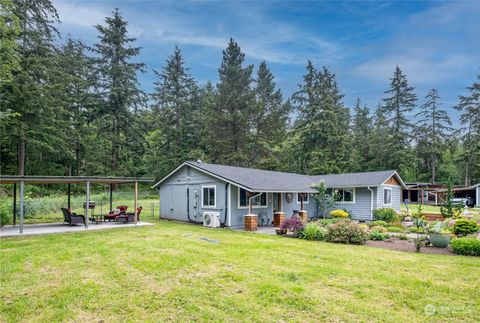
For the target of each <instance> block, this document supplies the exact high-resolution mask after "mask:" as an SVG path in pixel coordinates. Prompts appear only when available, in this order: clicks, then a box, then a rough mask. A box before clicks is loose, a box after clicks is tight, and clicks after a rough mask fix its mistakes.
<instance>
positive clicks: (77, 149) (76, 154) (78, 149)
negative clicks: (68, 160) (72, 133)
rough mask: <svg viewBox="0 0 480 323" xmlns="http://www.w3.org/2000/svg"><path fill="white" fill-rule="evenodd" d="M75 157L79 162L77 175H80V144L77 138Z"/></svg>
mask: <svg viewBox="0 0 480 323" xmlns="http://www.w3.org/2000/svg"><path fill="white" fill-rule="evenodd" d="M75 159H76V162H77V169H76V171H77V176H80V144H79V142H78V140H77V143H76V146H75Z"/></svg>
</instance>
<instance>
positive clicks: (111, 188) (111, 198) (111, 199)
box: [108, 183, 113, 212]
mask: <svg viewBox="0 0 480 323" xmlns="http://www.w3.org/2000/svg"><path fill="white" fill-rule="evenodd" d="M112 202H113V184H112V183H110V210H109V211H108V212H111V211H112V210H113V207H112V205H113V203H112Z"/></svg>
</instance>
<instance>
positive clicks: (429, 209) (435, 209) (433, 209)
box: [401, 204, 480, 214]
mask: <svg viewBox="0 0 480 323" xmlns="http://www.w3.org/2000/svg"><path fill="white" fill-rule="evenodd" d="M401 208H402V210H405V209H406V207H405V204H402V205H401ZM408 208H409V209H410V211H412V212H413V211H415V210H416V209H417V204H409V205H408ZM422 210H423V212H425V213H438V214H440V206H436V205H426V204H424V205H422ZM469 210H470V211H471V212H474V213H475V212H476V213H480V208H469Z"/></svg>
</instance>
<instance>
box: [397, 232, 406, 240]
mask: <svg viewBox="0 0 480 323" xmlns="http://www.w3.org/2000/svg"><path fill="white" fill-rule="evenodd" d="M398 239H400V240H408V237H407V235H406V234H405V233H402V234H400V235H398Z"/></svg>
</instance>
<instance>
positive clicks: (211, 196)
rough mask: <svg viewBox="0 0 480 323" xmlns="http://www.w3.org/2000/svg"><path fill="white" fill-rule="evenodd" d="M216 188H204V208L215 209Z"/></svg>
mask: <svg viewBox="0 0 480 323" xmlns="http://www.w3.org/2000/svg"><path fill="white" fill-rule="evenodd" d="M215 191H216V187H215V186H202V207H205V208H208V207H210V208H214V207H215V204H216V203H215Z"/></svg>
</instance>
